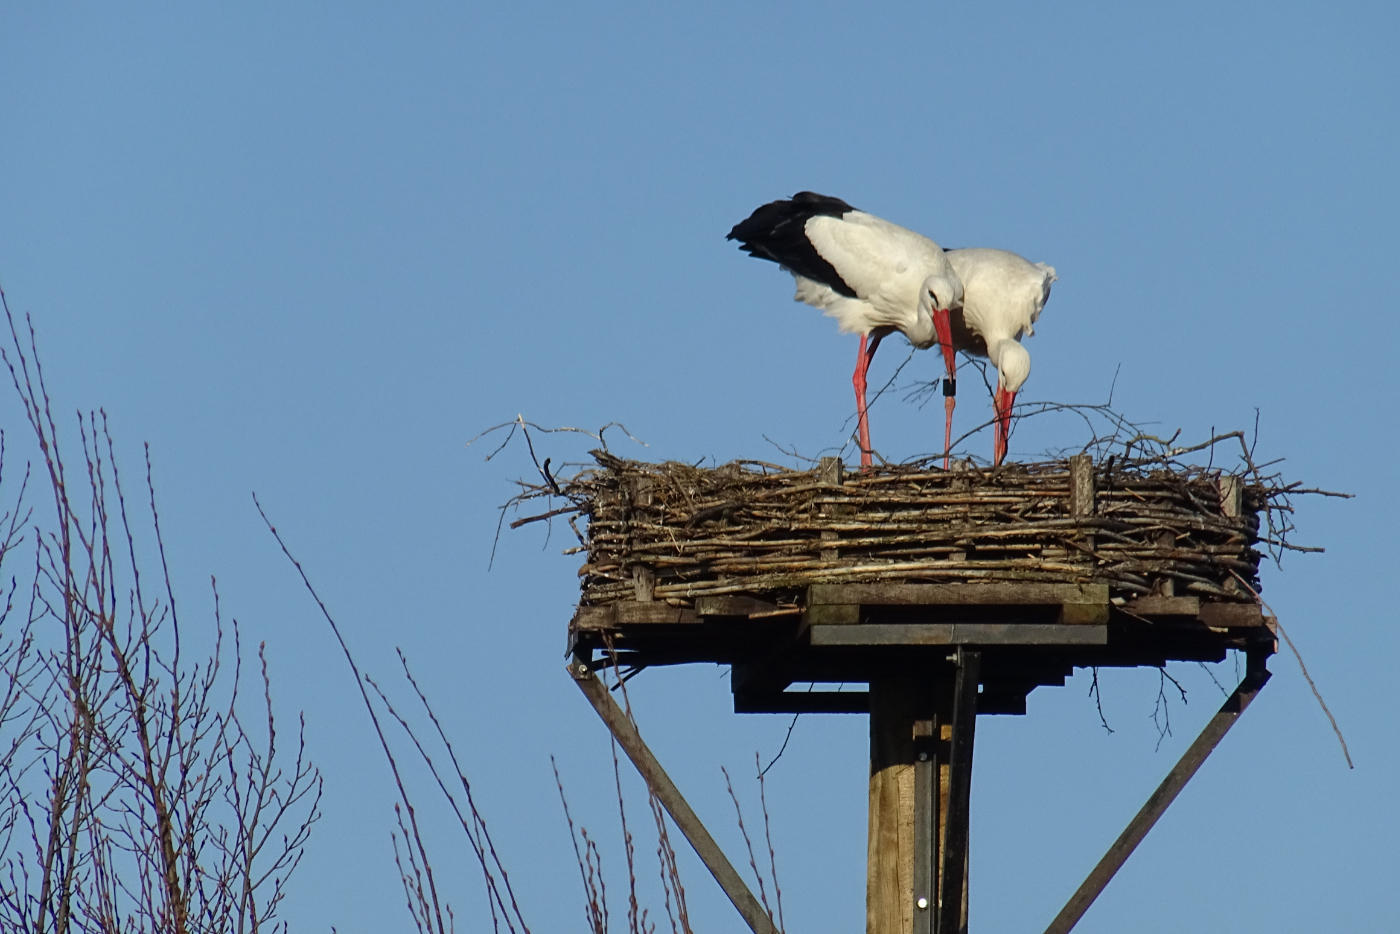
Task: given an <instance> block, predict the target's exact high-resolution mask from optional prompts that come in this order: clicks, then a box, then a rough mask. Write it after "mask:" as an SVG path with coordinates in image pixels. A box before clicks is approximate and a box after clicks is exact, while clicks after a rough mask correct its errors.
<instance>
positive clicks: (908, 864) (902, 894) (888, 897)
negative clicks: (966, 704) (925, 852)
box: [865, 676, 920, 934]
mask: <svg viewBox="0 0 1400 934" xmlns="http://www.w3.org/2000/svg"><path fill="white" fill-rule="evenodd" d="M919 706H920V704H919V685H918V682H917V680H916V679H914V678H912V677H907V676H889V677H884V678H879V679H877V680H874V681H872V682H871V683H870V825H869V837H868V846H867V850H866V871H865V931H866V934H911V932H912V929H913V922H914V919H913V913H914V905H913V891H914V880H913V871H914V724H915V721H917V720H918V719H919V712H920V711H919Z"/></svg>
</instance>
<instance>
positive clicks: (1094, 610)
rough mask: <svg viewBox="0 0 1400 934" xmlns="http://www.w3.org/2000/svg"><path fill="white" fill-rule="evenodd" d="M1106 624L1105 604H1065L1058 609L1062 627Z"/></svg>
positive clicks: (1106, 608)
mask: <svg viewBox="0 0 1400 934" xmlns="http://www.w3.org/2000/svg"><path fill="white" fill-rule="evenodd" d="M1106 622H1108V604H1107V603H1066V604H1063V605H1062V606H1061V607H1060V624H1061V625H1063V626H1102V625H1103V624H1104V623H1106Z"/></svg>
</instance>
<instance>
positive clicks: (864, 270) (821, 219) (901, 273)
mask: <svg viewBox="0 0 1400 934" xmlns="http://www.w3.org/2000/svg"><path fill="white" fill-rule="evenodd" d="M728 239H730V240H737V241H739V246H740V248H741V249H742V250H744V252H746V253H748V254H749V255H750V256H756V257H758V258H759V259H766V260H772V261H773V262H775V263H777V264H778V265H779V266H781V267H782V268H784V269H786V270H787V271H788V272H790V273H792V275H793V278H794V279H796V280H797V294H796V295H795V296H794V299H795V300H796V301H801V302H806V303H807V304H809V305H812V306H814V307H816V308H820V309H821V310H822V311H824V312H825V313H826V314H828V315H830V316H831V317H833V318H835V319H836V320H837V321H838V322H839V323H840V328H841V330H842V331H845V332H847V333H851V334H859V335H860V355H859V356H858V357H857V358H856V370H855V374H854V375H853V376H852V378H851V382H852V383H853V384H854V385H855V391H856V413H857V417H858V420H859V435H858V437H859V441H860V463H861V466H862V467H869V466H870V464H871V457H870V453H871V447H870V424H869V421H868V420H867V418H866V405H865V388H866V384H865V374H866V371H867V370H868V369H869V367H870V360H871V358H873V357H874V356H875V351H876V349H877V348H878V347H879V346H880V341H881V340H883V339H884V338H885V337H886V336H888V335H889V334H891V333H893V332H894V331H900V332H901V333H903V334H904V336H905V337H907V338H909V342H910V343H911V344H913V345H914V346H915V347H918V348H928V347H931V346H933V345H934V344H935V343H940V344H941V345H942V347H943V353H944V358H945V363H946V365H947V367H948V370H949V372H950V373H952V372H953V370H954V369H955V366H956V361H955V359H954V356H953V340H952V325H951V320H950V312H951V311H952V310H953V309H955V308H957V307H959V306H960V305H961V304H962V301H963V286H962V283H961V282H960V281H959V279H958V276H957V273H955V272H954V271H953V267H952V265H951V264H950V263H949V261H948V258H947V256H946V255H945V254H944V251H943V248H942V247H940V246H939V245H938V244H936V243H934V242H933V241H932V240H930V239H929V238H927V237H925V236H922V235H920V234H916V233H914V232H913V231H912V230H906V229H904V228H903V227H900V226H898V225H895V224H891V223H890V222H889V221H885V220H881V219H880V218H878V217H875V216H874V215H871V214H866V213H865V212H864V211H858V210H856V209H855V208H853V207H851V206H850V205H849V204H847V203H846V202H844V201H842V200H841V199H839V198H831V197H827V196H826V195H819V194H815V193H813V192H810V191H800V192H798V193H797V194H795V195H793V196H792V200H790V201H772V202H770V203H768V204H765V205H763V206H762V207H760V208H759V209H758V210H756V211H754V212H753V214H751V215H750V216H749V218H748V219H747V220H744V221H741V222H740V223H738V224H736V225H735V226H734V229H733V230H731V231H730V232H729V237H728ZM952 417H953V410H952V405H951V399H950V400H949V404H948V425H949V426H950V427H949V430H950V431H951V424H952Z"/></svg>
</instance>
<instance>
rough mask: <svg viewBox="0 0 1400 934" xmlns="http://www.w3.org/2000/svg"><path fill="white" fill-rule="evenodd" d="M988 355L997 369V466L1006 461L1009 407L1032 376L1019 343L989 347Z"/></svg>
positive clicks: (1007, 340) (1005, 342) (1004, 342)
mask: <svg viewBox="0 0 1400 934" xmlns="http://www.w3.org/2000/svg"><path fill="white" fill-rule="evenodd" d="M989 356H990V357H991V358H992V363H994V364H996V368H997V391H996V396H995V398H994V399H993V409H994V411H995V412H996V440H995V442H994V443H993V447H992V451H993V453H992V462H993V463H994V464H1000V463H1001V462H1002V461H1003V460H1004V459H1005V458H1006V448H1007V445H1008V443H1009V442H1010V440H1011V407H1012V406H1013V405H1015V404H1016V393H1017V392H1019V391H1020V389H1021V387H1022V386H1024V385H1025V383H1026V378H1027V377H1029V376H1030V375H1031V355H1030V354H1028V353H1027V352H1026V348H1024V347H1022V346H1021V344H1020V342H1018V341H1015V340H1012V339H1011V338H1005V339H1003V340H1000V341H997V342H996V343H995V344H993V345H992V346H991V347H990V348H989Z"/></svg>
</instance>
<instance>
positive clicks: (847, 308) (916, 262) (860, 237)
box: [790, 211, 957, 348]
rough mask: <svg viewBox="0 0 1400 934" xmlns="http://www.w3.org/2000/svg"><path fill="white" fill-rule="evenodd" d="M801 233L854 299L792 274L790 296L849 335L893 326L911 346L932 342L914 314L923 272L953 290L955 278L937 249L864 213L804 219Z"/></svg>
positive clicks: (923, 319) (928, 323)
mask: <svg viewBox="0 0 1400 934" xmlns="http://www.w3.org/2000/svg"><path fill="white" fill-rule="evenodd" d="M805 231H806V235H807V239H808V240H809V241H811V244H812V246H813V247H814V248H815V249H816V251H817V253H818V254H819V255H820V256H821V257H822V258H823V259H825V260H826V261H827V262H829V263H830V264H831V265H832V266H833V267H835V269H836V270H837V271H838V272H839V273H840V275H841V278H842V279H843V280H844V281H845V282H846V284H847V285H848V286H850V288H851V290H853V291H854V292H855V293H856V297H855V298H850V297H847V296H845V295H841V294H840V293H838V292H837V291H836V290H835V289H833V288H832V287H831V286H829V285H827V284H825V283H823V282H818V281H816V280H814V279H809V278H807V277H806V276H803V275H800V274H798V273H796V272H794V273H793V278H794V279H796V281H797V292H796V294H795V295H794V296H793V298H794V299H796V300H797V301H800V302H806V303H807V304H808V305H811V306H813V307H815V308H819V309H821V310H822V311H823V312H824V313H826V314H827V315H829V316H831V317H833V318H835V319H836V320H837V322H838V325H839V327H840V329H841V330H842V331H845V332H847V333H850V334H869V333H871V332H872V331H876V330H879V329H885V328H894V329H897V330H899V331H901V332H902V333H903V334H904V335H905V336H906V337H908V338H909V341H910V342H911V343H912V344H913V345H914V346H916V347H920V348H927V347H930V346H932V345H933V344H934V343H935V342H936V341H937V335H936V334H935V333H934V330H933V321H932V319H931V318H930V317H929V316H928V314H927V313H926V312H925V313H923V314H921V313H920V298H921V290H922V289H923V287H924V283H925V281H926V280H927V279H928V277H929V276H943V277H945V278H947V279H948V280H949V282H950V283H952V284H953V288H954V290H956V282H957V276H956V275H955V274H954V273H953V269H952V266H951V264H950V263H949V261H948V259H947V255H946V254H945V253H944V251H943V249H942V247H940V246H939V245H938V244H937V243H934V242H933V241H932V240H930V239H929V238H928V237H925V236H923V235H922V234H917V233H915V232H914V231H912V230H907V229H905V228H904V227H900V226H899V225H898V224H892V223H890V222H889V221H886V220H882V219H880V218H878V217H875V216H874V215H872V214H866V213H865V212H864V211H851V212H849V213H847V214H846V215H844V216H842V217H829V216H825V215H821V216H817V217H812V218H809V219H808V220H807V222H806V225H805ZM790 271H791V270H790Z"/></svg>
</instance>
